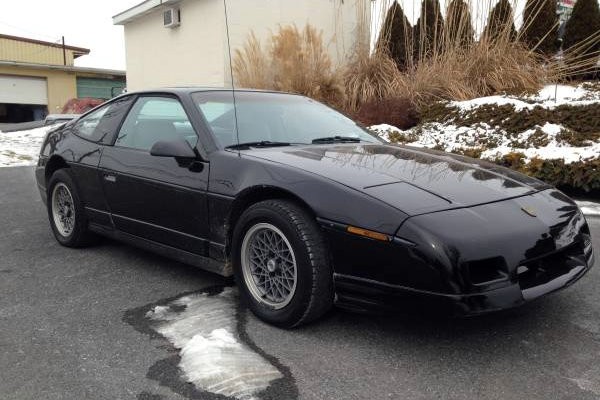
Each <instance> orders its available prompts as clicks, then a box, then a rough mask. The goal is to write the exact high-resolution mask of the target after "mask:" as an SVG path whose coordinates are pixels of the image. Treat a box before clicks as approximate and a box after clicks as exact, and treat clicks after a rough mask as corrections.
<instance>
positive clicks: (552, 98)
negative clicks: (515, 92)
mask: <svg viewBox="0 0 600 400" xmlns="http://www.w3.org/2000/svg"><path fill="white" fill-rule="evenodd" d="M599 101H600V93H598V92H595V91H589V90H587V89H584V88H583V87H582V86H581V85H579V86H568V85H547V86H545V87H544V88H542V89H541V90H540V91H539V92H538V93H537V94H535V95H533V96H524V97H516V96H508V95H502V96H501V95H496V96H488V97H479V98H476V99H473V100H465V101H452V102H449V103H448V106H449V107H452V106H454V107H457V108H458V109H460V110H463V111H470V110H473V109H474V108H477V107H481V106H483V105H491V104H493V105H498V106H502V105H507V104H508V105H512V106H514V108H515V110H516V111H521V110H524V109H530V110H531V109H533V108H535V107H541V108H546V109H553V108H555V107H558V106H560V105H563V104H568V105H570V106H584V105H589V104H594V103H598V102H599Z"/></svg>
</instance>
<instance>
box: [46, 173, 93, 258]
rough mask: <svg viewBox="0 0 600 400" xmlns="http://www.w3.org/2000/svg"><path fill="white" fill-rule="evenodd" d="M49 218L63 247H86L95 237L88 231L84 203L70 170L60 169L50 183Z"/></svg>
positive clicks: (55, 235) (53, 230)
mask: <svg viewBox="0 0 600 400" xmlns="http://www.w3.org/2000/svg"><path fill="white" fill-rule="evenodd" d="M47 198H48V201H47V208H48V218H49V220H50V227H51V228H52V232H53V233H54V237H55V238H56V240H57V241H58V243H60V244H61V245H63V246H67V247H84V246H87V245H89V244H91V243H92V242H93V241H94V239H95V236H94V235H93V234H92V233H91V232H90V231H89V230H88V221H87V217H86V215H85V209H84V206H83V202H82V201H81V198H80V197H79V193H78V191H77V187H76V185H75V181H74V180H73V177H72V176H71V170H69V169H68V168H65V169H59V170H58V171H56V172H55V173H54V174H52V177H50V181H49V182H48V197H47Z"/></svg>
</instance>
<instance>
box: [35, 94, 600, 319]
mask: <svg viewBox="0 0 600 400" xmlns="http://www.w3.org/2000/svg"><path fill="white" fill-rule="evenodd" d="M36 176H37V183H38V185H39V190H40V193H41V196H42V198H43V199H44V200H45V201H46V203H47V208H48V215H49V219H50V225H51V227H52V231H53V232H54V235H55V237H56V239H57V240H58V242H59V243H61V244H62V245H64V246H70V247H80V246H84V245H87V244H89V243H90V242H91V241H92V240H93V234H100V235H104V236H109V237H112V238H115V239H118V240H122V241H126V242H128V243H132V244H135V245H138V246H141V247H144V248H146V249H150V250H153V251H157V252H159V253H161V254H164V255H167V256H169V257H173V258H175V259H178V260H181V261H183V262H186V263H189V264H193V265H197V266H200V267H202V268H205V269H207V270H209V271H213V272H216V273H218V274H221V275H224V276H230V275H235V278H236V281H237V283H238V285H239V287H240V292H241V297H242V299H243V300H244V301H246V302H247V303H248V305H249V306H250V308H251V309H252V311H253V312H254V313H255V314H256V315H257V316H258V317H260V318H262V319H263V320H265V321H267V322H270V323H272V324H275V325H278V326H282V327H294V326H298V325H301V324H303V323H307V322H309V321H312V320H314V319H316V318H318V317H319V316H321V315H323V314H324V313H325V312H326V311H327V310H329V309H330V307H331V306H332V305H333V304H334V303H335V304H337V305H339V306H341V307H346V308H350V309H355V310H367V309H372V308H373V307H391V308H395V307H398V306H405V307H406V305H407V304H408V305H409V308H411V309H415V308H417V307H418V306H421V305H426V306H433V307H434V309H436V310H440V311H443V312H445V313H449V314H456V315H472V314H480V313H486V312H490V311H494V310H500V309H505V308H509V307H514V306H518V305H520V304H523V303H525V302H527V301H530V300H533V299H535V298H538V297H540V296H542V295H545V294H547V293H550V292H553V291H556V290H558V289H561V288H564V287H566V286H568V285H570V284H572V283H573V282H575V281H576V280H578V279H579V278H581V277H582V276H583V275H584V274H585V273H586V272H587V271H588V269H589V268H590V267H591V266H592V265H593V254H592V242H591V238H590V231H589V228H588V225H587V223H586V221H585V218H584V216H583V214H582V213H581V211H580V210H579V209H578V208H577V206H576V205H575V203H574V202H573V201H572V200H571V199H569V198H568V197H567V196H566V195H564V194H563V193H561V192H560V191H558V190H556V189H554V188H552V187H550V186H548V185H547V184H545V183H543V182H541V181H538V180H536V179H533V178H529V177H527V176H524V175H521V174H519V173H516V172H514V171H511V170H508V169H506V168H502V167H499V166H497V165H493V164H489V163H485V162H482V161H480V160H474V159H470V158H466V157H461V156H457V155H451V154H446V153H440V152H435V151H430V150H424V149H417V148H410V147H403V146H397V145H390V144H386V143H383V142H382V141H381V140H380V139H378V138H376V137H374V136H373V135H371V134H370V133H368V132H367V131H366V130H364V129H362V128H361V127H359V126H358V125H356V124H355V123H354V122H353V121H351V120H350V119H348V118H346V117H345V116H343V115H341V114H340V113H338V112H336V111H334V110H332V109H330V108H328V107H326V106H324V105H322V104H320V103H318V102H316V101H314V100H311V99H309V98H306V97H303V96H297V95H291V94H282V93H272V92H261V91H249V90H244V91H235V102H234V93H232V91H231V90H218V89H199V88H184V89H169V90H162V91H153V92H139V93H129V94H127V95H123V96H120V97H118V98H116V99H114V100H112V101H110V102H108V103H105V104H103V105H102V106H100V107H98V108H96V109H94V110H92V111H91V112H89V113H87V114H85V115H83V116H82V117H80V118H78V119H77V120H74V121H72V122H69V123H68V124H66V125H64V126H61V127H59V128H57V129H55V130H53V131H51V132H50V133H49V134H48V136H47V138H46V140H45V142H44V144H43V147H42V150H41V156H40V160H39V164H38V166H37V170H36Z"/></svg>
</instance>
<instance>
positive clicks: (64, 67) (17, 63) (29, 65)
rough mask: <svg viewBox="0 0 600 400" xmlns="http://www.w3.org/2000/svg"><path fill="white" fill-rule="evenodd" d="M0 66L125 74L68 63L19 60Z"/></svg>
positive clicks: (123, 73) (0, 64)
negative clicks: (58, 63) (39, 62)
mask: <svg viewBox="0 0 600 400" xmlns="http://www.w3.org/2000/svg"><path fill="white" fill-rule="evenodd" d="M0 66H6V67H23V68H31V69H53V70H59V71H67V72H81V73H90V74H98V75H113V76H120V77H125V75H126V73H125V71H123V70H119V69H104V68H90V67H72V66H68V65H55V64H36V63H27V62H20V61H0Z"/></svg>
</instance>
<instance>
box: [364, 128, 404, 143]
mask: <svg viewBox="0 0 600 400" xmlns="http://www.w3.org/2000/svg"><path fill="white" fill-rule="evenodd" d="M369 129H370V130H371V131H373V132H375V133H376V134H377V135H378V136H379V137H380V138H382V139H383V140H385V141H386V142H389V141H390V133H391V132H402V130H400V129H399V128H396V127H395V126H393V125H388V124H379V125H373V126H370V127H369Z"/></svg>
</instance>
